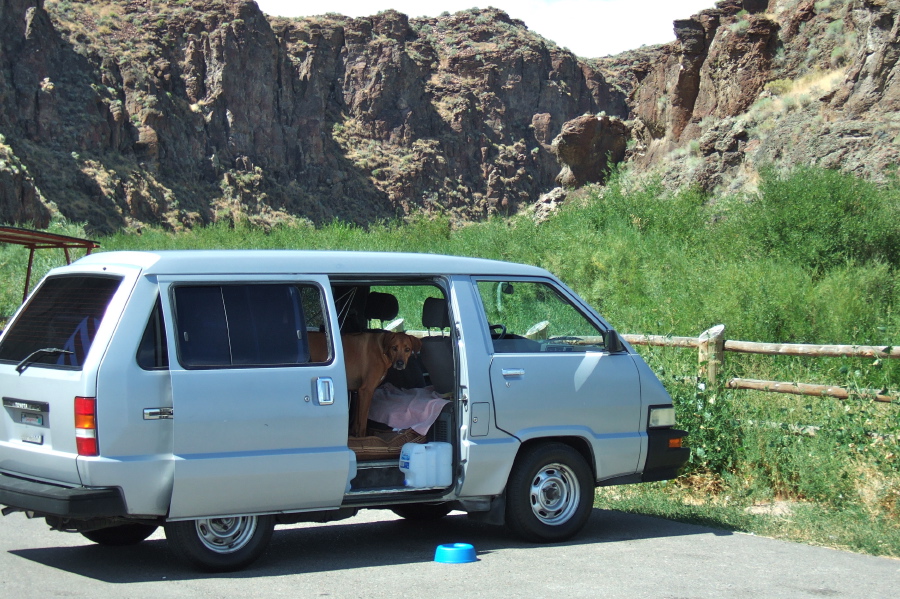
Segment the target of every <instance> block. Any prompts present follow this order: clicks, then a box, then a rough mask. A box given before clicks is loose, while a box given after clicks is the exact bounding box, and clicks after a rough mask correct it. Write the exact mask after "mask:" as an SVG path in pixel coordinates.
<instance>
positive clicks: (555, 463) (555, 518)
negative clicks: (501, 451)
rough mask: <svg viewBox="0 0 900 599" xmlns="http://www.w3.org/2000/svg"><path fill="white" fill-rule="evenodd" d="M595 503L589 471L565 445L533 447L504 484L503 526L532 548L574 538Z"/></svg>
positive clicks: (517, 462) (583, 462)
mask: <svg viewBox="0 0 900 599" xmlns="http://www.w3.org/2000/svg"><path fill="white" fill-rule="evenodd" d="M593 504H594V482H593V476H592V475H591V469H590V468H589V467H588V465H587V463H586V462H585V460H584V458H583V457H582V456H581V454H580V453H578V452H577V451H576V450H575V449H573V448H571V447H569V446H568V445H565V444H563V443H545V444H542V445H535V446H533V447H530V448H528V449H526V450H525V451H523V452H522V453H521V454H519V456H518V457H517V458H516V462H515V464H513V468H512V472H511V473H510V475H509V482H508V483H507V485H506V526H507V528H508V529H509V530H511V531H512V532H513V533H515V534H516V535H518V536H520V537H521V538H523V539H525V540H526V541H532V542H536V543H555V542H559V541H565V540H567V539H570V538H572V537H573V536H575V535H576V534H578V532H579V531H580V530H581V529H582V528H583V527H584V525H585V523H587V520H588V518H589V517H590V515H591V509H592V508H593Z"/></svg>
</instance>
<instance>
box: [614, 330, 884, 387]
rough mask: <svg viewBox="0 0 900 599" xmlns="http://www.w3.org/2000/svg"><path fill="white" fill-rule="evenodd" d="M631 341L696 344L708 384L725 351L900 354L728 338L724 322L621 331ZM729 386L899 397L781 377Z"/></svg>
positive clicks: (854, 347)
mask: <svg viewBox="0 0 900 599" xmlns="http://www.w3.org/2000/svg"><path fill="white" fill-rule="evenodd" d="M622 337H623V338H624V339H625V340H626V341H628V343H630V344H632V345H654V346H660V347H695V348H697V350H698V358H699V364H700V376H701V377H703V378H705V379H706V380H707V381H708V383H709V384H710V385H715V384H716V381H717V379H718V378H719V373H720V371H721V370H722V366H723V364H724V363H725V352H727V351H732V352H742V353H748V354H766V355H773V356H778V355H781V356H815V357H822V356H855V357H864V358H878V359H881V358H900V347H877V346H871V345H806V344H799V343H756V342H753V341H731V340H726V339H725V325H721V324H720V325H716V326H714V327H713V328H711V329H709V330H708V331H703V332H702V333H701V334H700V336H699V337H665V336H661V335H622ZM725 387H727V388H729V389H752V390H756V391H771V392H773V393H792V394H794V395H817V396H828V397H837V398H841V399H846V398H847V397H849V396H850V395H851V394H853V395H858V396H862V397H866V398H869V399H872V400H875V401H882V402H891V401H897V400H900V394H898V393H896V392H888V391H887V390H884V389H882V390H877V389H853V390H850V389H846V388H844V387H838V386H832V385H813V384H809V383H793V382H783V381H760V380H756V379H741V378H732V379H729V380H728V381H726V382H725Z"/></svg>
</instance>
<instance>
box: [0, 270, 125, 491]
mask: <svg viewBox="0 0 900 599" xmlns="http://www.w3.org/2000/svg"><path fill="white" fill-rule="evenodd" d="M68 270H69V271H70V272H69V273H67V274H53V273H51V276H49V277H47V278H46V279H44V281H42V283H41V285H40V286H39V287H38V288H37V289H36V290H35V291H34V292H33V293H32V295H31V296H30V297H29V298H28V301H27V303H26V304H25V306H24V307H22V308H21V309H20V310H19V312H18V313H17V315H16V316H15V318H14V319H13V320H12V322H11V323H10V325H9V327H7V330H6V331H5V332H4V335H3V337H2V338H0V395H2V402H3V404H2V408H0V471H2V472H4V473H7V474H13V475H18V476H23V477H27V478H36V479H40V480H46V481H49V482H56V483H63V484H70V485H79V484H81V483H82V481H81V479H80V477H79V474H78V467H77V458H78V454H79V449H78V443H77V442H76V438H77V436H78V435H80V438H81V441H88V440H89V441H91V442H93V443H96V437H94V438H93V439H88V436H89V435H95V434H96V431H95V430H82V431H79V432H78V433H76V426H75V403H76V402H75V398H76V397H90V398H93V397H94V396H95V395H96V387H97V383H96V372H97V367H98V365H99V363H100V360H101V358H102V356H103V353H104V351H105V349H106V345H107V343H108V341H109V337H110V335H111V334H112V331H113V330H114V329H115V326H116V323H117V320H118V315H119V314H120V313H121V311H122V308H123V306H124V303H125V301H126V299H127V296H128V293H129V292H130V290H131V288H132V286H133V282H134V281H133V278H134V273H132V274H131V275H124V274H123V275H116V274H111V271H112V270H115V269H109V270H108V271H100V269H94V270H95V272H91V270H92V269H86V270H85V271H83V272H72V269H71V268H69V269H68ZM129 277H130V278H129ZM124 279H128V281H127V282H125V283H123V280H124ZM90 401H93V400H92V399H91V400H90ZM83 448H84V446H83V445H82V449H83ZM95 451H96V450H95V448H92V451H91V452H90V453H94V452H95Z"/></svg>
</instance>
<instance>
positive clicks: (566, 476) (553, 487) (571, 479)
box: [530, 464, 581, 526]
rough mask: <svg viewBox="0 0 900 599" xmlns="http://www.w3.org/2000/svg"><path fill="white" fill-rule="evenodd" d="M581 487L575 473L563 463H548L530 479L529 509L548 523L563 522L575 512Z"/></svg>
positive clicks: (556, 523) (539, 518)
mask: <svg viewBox="0 0 900 599" xmlns="http://www.w3.org/2000/svg"><path fill="white" fill-rule="evenodd" d="M580 497H581V489H580V488H579V487H578V479H577V478H575V473H574V472H572V470H571V469H569V468H568V467H567V466H565V465H563V464H548V465H546V466H544V467H543V468H541V470H540V471H539V472H538V473H537V474H536V475H535V477H534V479H532V481H531V490H530V499H531V510H532V511H533V512H534V515H535V516H536V517H537V519H538V520H540V521H541V522H543V523H544V524H548V525H551V526H552V525H558V524H563V523H564V522H566V521H568V520H569V518H571V517H572V515H573V514H574V513H575V510H576V509H577V508H578V500H579V498H580Z"/></svg>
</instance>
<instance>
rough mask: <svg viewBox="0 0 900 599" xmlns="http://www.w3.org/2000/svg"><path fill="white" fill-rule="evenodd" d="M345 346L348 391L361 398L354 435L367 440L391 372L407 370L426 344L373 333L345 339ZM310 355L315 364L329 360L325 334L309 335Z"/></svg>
mask: <svg viewBox="0 0 900 599" xmlns="http://www.w3.org/2000/svg"><path fill="white" fill-rule="evenodd" d="M341 342H342V344H343V346H344V367H345V368H346V369H347V388H348V389H349V390H350V391H356V392H357V395H358V400H357V404H356V419H355V421H354V423H353V428H352V430H351V434H352V436H354V437H364V436H365V435H366V423H367V421H368V420H369V408H370V407H371V405H372V395H373V394H374V393H375V388H376V387H378V385H380V384H381V381H383V380H384V377H385V376H386V375H387V372H388V370H390V369H391V368H396V369H397V370H403V369H404V368H406V364H407V363H408V362H409V358H410V356H411V355H412V354H413V353H414V352H419V351H420V350H421V349H422V340H421V339H419V338H418V337H413V336H412V335H407V334H406V333H391V332H388V331H373V332H367V333H350V334H347V335H341ZM309 354H310V361H311V362H324V361H326V360H327V359H328V346H327V342H326V340H325V334H324V333H309Z"/></svg>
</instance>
